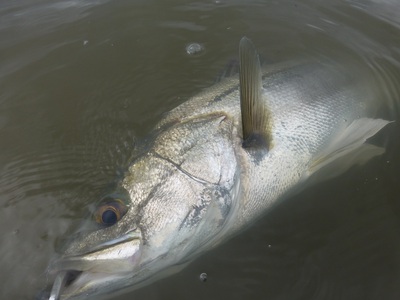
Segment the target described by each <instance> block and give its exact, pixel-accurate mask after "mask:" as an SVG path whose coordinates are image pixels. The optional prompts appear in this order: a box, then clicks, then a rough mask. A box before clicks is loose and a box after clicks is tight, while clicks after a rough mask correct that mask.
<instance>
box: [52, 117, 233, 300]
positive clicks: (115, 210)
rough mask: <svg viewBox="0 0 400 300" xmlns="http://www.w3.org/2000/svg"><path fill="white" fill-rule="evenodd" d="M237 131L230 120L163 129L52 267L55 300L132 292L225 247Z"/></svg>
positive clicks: (202, 120)
mask: <svg viewBox="0 0 400 300" xmlns="http://www.w3.org/2000/svg"><path fill="white" fill-rule="evenodd" d="M233 131H234V126H233V124H232V122H231V121H230V119H229V118H228V117H227V116H225V115H211V116H210V115H209V116H204V117H201V118H196V119H194V120H187V121H182V122H175V123H174V122H173V123H171V124H169V125H168V126H164V128H160V130H158V132H157V134H156V137H155V138H154V140H153V141H152V142H151V145H150V146H149V149H148V150H147V151H145V153H143V154H142V155H141V156H139V157H138V158H137V159H136V160H135V161H134V162H133V164H132V165H131V166H130V168H129V170H128V172H127V174H126V176H125V177H124V179H123V180H122V181H121V182H120V184H119V187H118V192H116V193H115V194H112V195H111V196H107V197H105V198H104V199H103V200H102V201H101V202H100V203H99V204H98V205H97V206H96V207H95V208H94V209H93V212H92V216H91V218H90V221H89V223H90V224H91V225H90V226H87V225H86V228H90V229H83V230H80V231H79V233H78V234H77V235H76V236H74V237H73V238H71V241H70V243H69V245H68V246H67V248H66V250H65V251H64V252H63V254H62V255H61V257H60V258H59V259H57V260H56V261H55V262H54V264H53V267H52V269H53V272H54V273H56V274H58V275H56V280H55V283H54V285H53V289H52V292H51V294H52V295H51V297H53V298H51V297H50V299H81V298H87V297H88V296H89V297H96V299H98V297H99V296H101V295H109V294H113V295H114V294H115V293H118V292H119V291H126V290H127V289H134V288H137V287H139V286H141V285H144V284H148V283H150V282H151V281H152V279H158V278H159V277H162V276H165V275H167V274H168V273H170V272H171V271H172V270H174V269H179V267H178V266H180V265H183V264H185V263H187V262H189V261H190V260H192V259H193V257H195V256H196V255H198V254H199V253H201V252H204V251H205V250H207V249H209V248H212V247H213V246H215V245H216V244H218V243H220V242H221V240H222V239H221V238H220V237H221V236H226V234H225V233H224V231H226V230H227V226H226V224H227V223H228V222H229V220H230V219H232V218H231V216H232V215H233V213H234V211H235V203H236V202H235V199H236V198H237V196H238V193H239V190H240V189H239V186H240V184H239V181H240V180H239V176H238V174H239V173H240V172H239V168H238V163H237V160H236V154H235V149H234V148H235V147H233V146H232V143H233V142H232V135H233V134H234V133H233ZM121 194H122V195H124V196H119V195H121ZM223 233H224V234H223ZM172 272H173V271H172Z"/></svg>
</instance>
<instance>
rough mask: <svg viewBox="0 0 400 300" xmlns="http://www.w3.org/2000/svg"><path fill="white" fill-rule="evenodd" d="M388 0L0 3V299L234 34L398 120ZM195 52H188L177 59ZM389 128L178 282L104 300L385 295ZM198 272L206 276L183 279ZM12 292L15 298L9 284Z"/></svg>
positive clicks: (390, 229) (391, 247)
mask: <svg viewBox="0 0 400 300" xmlns="http://www.w3.org/2000/svg"><path fill="white" fill-rule="evenodd" d="M396 5H397V4H396V1H385V2H384V4H382V5H379V6H378V5H377V2H376V1H372V0H371V1H361V0H360V1H347V2H343V3H336V4H329V5H328V2H326V4H321V3H320V2H318V1H302V2H293V1H247V2H246V3H243V2H242V1H206V2H186V1H178V0H175V1H168V3H166V2H165V1H118V2H115V1H113V2H107V1H102V0H100V1H99V0H98V1H58V2H57V1H56V2H54V1H45V0H43V1H36V3H35V2H32V1H12V2H4V3H2V4H0V33H1V37H2V39H1V41H0V57H1V58H2V63H1V65H0V139H1V142H2V147H1V155H0V174H1V176H0V189H1V193H0V205H1V210H0V216H1V218H0V224H1V228H2V229H1V234H2V237H3V242H2V243H1V246H0V254H1V259H0V261H1V265H2V270H3V274H8V276H5V277H4V278H3V280H2V281H1V284H0V287H1V291H2V295H3V297H4V298H5V299H6V298H7V299H32V297H33V296H34V295H35V294H36V293H37V291H38V290H40V289H41V288H42V287H43V286H44V285H45V282H46V278H45V275H44V274H45V269H46V266H47V263H48V258H49V257H50V256H51V255H53V254H54V251H55V250H54V249H55V247H56V245H58V241H59V239H60V238H61V237H62V236H63V234H64V233H65V232H66V230H67V229H68V228H69V227H70V226H71V224H72V223H74V222H75V221H76V220H78V219H79V218H80V217H82V216H83V215H84V213H85V209H86V207H87V205H89V204H90V203H92V202H93V201H97V200H98V198H99V197H100V196H101V195H103V194H104V193H106V192H107V190H108V188H110V186H112V184H113V183H114V181H115V180H116V179H118V178H119V176H120V175H121V172H123V170H124V169H125V168H126V166H127V165H128V164H129V162H130V161H131V159H132V157H133V156H134V154H135V152H136V151H137V145H139V141H140V139H142V138H143V137H144V136H145V134H146V132H148V130H149V129H150V128H151V127H152V125H154V123H155V122H156V121H157V120H158V119H159V118H160V117H161V115H162V113H164V112H165V111H168V110H169V109H171V108H173V107H175V106H176V105H178V104H179V103H181V102H183V101H184V100H185V99H187V98H188V97H189V96H191V95H194V94H196V93H197V92H199V91H200V90H201V89H202V88H204V87H207V86H209V85H210V84H212V83H213V82H214V80H215V78H216V77H217V76H218V74H220V72H221V70H223V68H224V66H225V65H226V64H227V63H228V62H229V61H230V60H231V59H232V58H233V59H234V58H236V56H237V44H238V41H239V39H240V37H242V36H243V35H247V36H249V37H250V38H252V39H253V40H254V42H255V43H256V44H257V48H258V49H259V50H260V52H261V53H262V54H263V58H264V59H265V60H266V61H268V62H274V61H282V60H287V59H293V58H299V57H300V58H304V57H329V58H333V59H344V60H349V61H353V62H357V63H358V64H361V65H363V66H364V67H366V68H367V69H368V70H369V72H371V73H372V74H373V76H374V80H376V82H378V83H379V85H380V87H381V95H382V98H381V99H378V101H380V102H381V103H382V104H383V108H382V111H380V112H379V115H380V116H382V117H384V118H386V119H391V120H398V119H399V116H400V113H399V89H398V86H399V80H400V53H399V51H400V50H399V49H400V39H399V38H398V36H399V34H400V32H399V30H400V29H399V19H398V17H397V15H396V14H394V13H392V12H393V11H396V7H395V6H396ZM190 44H199V45H201V46H202V47H204V49H202V53H201V55H188V54H187V52H186V51H187V48H186V47H187V46H188V45H190ZM399 127H400V125H399V124H398V123H397V122H395V123H393V124H391V125H390V126H388V128H386V129H385V130H384V131H383V132H382V134H381V135H380V136H379V137H377V143H380V144H385V145H386V147H387V153H386V154H385V155H384V156H382V157H379V158H377V159H374V160H373V161H371V162H370V163H368V164H367V165H366V166H365V167H363V168H354V169H352V170H350V171H349V172H348V173H346V174H345V175H343V176H341V177H340V178H337V179H335V180H332V181H329V182H326V183H322V184H320V185H318V186H316V187H313V188H311V189H308V190H306V191H304V192H303V193H302V194H301V195H298V196H296V197H295V199H291V200H289V201H286V202H284V203H282V204H281V205H280V206H279V207H277V208H276V209H275V210H274V211H272V212H270V214H268V216H267V217H265V218H264V219H263V220H260V221H259V222H257V223H256V224H255V225H254V226H253V227H252V228H250V229H249V230H247V231H245V232H244V233H243V234H241V235H239V236H237V237H236V238H234V239H233V240H231V241H229V242H228V243H226V244H225V245H223V246H221V247H219V248H218V249H216V250H214V251H211V252H210V253H207V254H205V255H204V256H203V257H201V258H199V259H198V260H196V261H195V262H194V263H192V264H191V265H190V266H188V268H186V269H185V270H184V271H182V272H181V273H179V274H176V275H174V276H171V277H169V278H167V279H165V280H162V281H160V282H156V283H154V284H153V285H152V286H150V287H145V288H143V289H140V290H138V291H136V292H134V293H133V294H131V295H125V296H120V297H119V298H117V299H128V298H129V299H130V298H131V297H133V296H134V297H137V298H139V297H143V298H146V299H168V298H173V299H188V298H191V299H204V298H206V297H207V298H209V299H220V298H221V297H222V296H224V297H229V298H230V299H243V298H245V297H246V298H252V299H267V298H268V299H398V298H399V297H400V288H399V287H400V276H399V274H400V256H399V253H400V235H399V232H400V231H399V230H400V225H399V221H400V201H399V200H398V194H399V181H400V179H399V175H398V170H399V167H400V157H399V155H398V153H399V150H400V144H399V143H400V142H399V141H398V138H397V137H398V132H399V129H400V128H399ZM202 272H206V273H207V274H208V280H207V282H206V283H203V282H201V281H200V280H199V279H198V276H199V275H200V274H201V273H202ZM22 282H23V284H24V289H21V283H22Z"/></svg>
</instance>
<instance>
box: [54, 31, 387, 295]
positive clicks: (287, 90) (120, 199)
mask: <svg viewBox="0 0 400 300" xmlns="http://www.w3.org/2000/svg"><path fill="white" fill-rule="evenodd" d="M240 50H241V56H240V69H241V71H240V76H231V77H228V78H225V79H224V80H222V81H221V82H219V83H217V84H216V85H214V86H212V87H210V88H208V89H205V90H203V91H202V92H201V93H200V94H198V95H196V96H194V97H193V98H191V99H189V100H188V101H187V102H185V103H183V104H181V105H180V106H178V107H177V108H175V109H173V110H172V111H170V112H169V113H167V114H166V115H165V116H164V118H163V119H162V120H161V121H160V122H159V123H158V124H157V125H156V126H155V128H154V130H153V131H152V132H151V133H150V135H149V136H150V138H149V142H148V146H147V147H146V149H145V150H144V151H143V153H142V154H141V155H140V156H139V157H138V158H136V159H135V161H134V162H133V164H132V165H131V166H130V167H129V170H128V171H127V173H126V175H125V177H124V179H123V180H122V181H121V182H120V183H119V184H118V187H117V188H116V189H115V193H113V194H110V195H107V196H105V197H104V199H102V200H101V201H100V203H99V204H98V206H97V208H96V210H95V211H94V212H93V217H92V218H91V220H90V221H89V223H91V226H89V227H88V228H86V229H85V228H83V229H81V230H80V232H79V233H78V234H77V235H76V236H74V237H73V238H72V239H71V242H70V244H69V245H68V246H67V248H66V251H65V252H64V253H63V254H62V255H61V256H60V257H59V258H58V259H57V260H56V261H55V262H54V263H53V264H52V266H51V267H50V269H51V270H52V272H53V273H56V274H58V275H56V283H55V284H54V286H53V289H52V291H51V295H50V299H81V298H82V299H83V298H87V296H91V297H96V299H98V297H99V296H104V297H108V296H110V295H114V294H115V293H118V292H119V291H126V290H129V289H134V288H137V287H139V286H140V285H143V284H147V283H149V282H151V281H152V280H154V279H155V278H157V277H160V276H163V275H161V274H164V276H165V274H167V273H168V272H169V270H172V269H174V267H177V266H180V265H184V264H185V263H187V262H190V261H191V260H192V259H193V258H194V257H196V256H198V255H199V254H201V253H203V252H205V251H207V250H209V249H211V248H213V247H215V246H217V245H219V244H220V243H222V242H223V241H225V240H226V239H228V238H229V237H231V236H232V235H234V234H236V233H237V232H239V231H241V230H243V229H244V228H246V227H247V226H248V225H249V224H251V223H252V222H254V220H256V219H257V218H259V217H261V216H262V215H263V214H265V212H266V211H267V210H268V209H269V208H271V207H272V206H273V205H275V204H276V203H277V202H278V201H280V200H282V199H284V198H286V197H288V196H289V195H291V194H293V193H295V192H296V191H298V190H299V189H300V188H302V187H303V186H304V185H305V184H307V183H309V182H310V181H315V178H320V177H321V176H322V177H329V176H333V175H335V174H336V173H339V172H342V171H343V170H345V169H346V168H348V167H350V166H351V165H354V164H356V163H362V162H364V161H366V160H367V159H369V158H370V157H372V156H374V155H378V154H381V153H382V152H383V149H381V148H379V147H376V146H372V145H369V144H366V143H365V140H366V139H368V138H369V137H371V136H373V135H374V134H375V133H376V132H378V131H379V130H380V129H381V128H382V127H384V126H385V125H386V124H387V123H388V122H387V121H385V120H381V119H372V118H371V117H372V116H373V114H374V112H375V110H376V107H377V105H376V103H377V100H378V99H377V98H378V97H379V94H378V93H377V89H376V88H375V87H374V86H373V85H371V84H365V81H364V80H361V78H365V77H363V76H357V74H356V75H354V74H352V73H351V72H349V71H348V70H346V68H344V67H341V66H339V65H335V64H331V63H328V62H313V63H308V62H299V63H284V64H279V65H275V66H266V68H265V69H264V70H262V69H261V67H260V64H259V61H258V55H257V54H256V52H255V50H254V48H253V46H252V44H251V42H250V41H249V40H247V39H245V38H244V39H243V40H242V42H241V46H240ZM332 166H333V167H332ZM327 170H328V171H327ZM315 174H318V176H316V175H315ZM313 178H314V179H313Z"/></svg>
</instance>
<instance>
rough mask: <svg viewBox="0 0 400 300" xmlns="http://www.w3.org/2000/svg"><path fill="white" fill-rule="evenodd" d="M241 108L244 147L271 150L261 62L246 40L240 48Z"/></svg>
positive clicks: (244, 38) (243, 40) (268, 117)
mask: <svg viewBox="0 0 400 300" xmlns="http://www.w3.org/2000/svg"><path fill="white" fill-rule="evenodd" d="M239 59H240V62H239V63H240V69H239V71H240V72H239V74H240V76H239V77H240V109H241V113H242V129H243V147H244V148H264V149H267V150H268V149H269V148H270V147H271V136H270V133H269V129H270V116H269V115H270V114H269V111H268V109H267V107H266V105H265V103H264V102H263V99H262V93H261V91H262V77H261V66H260V59H259V57H258V54H257V51H256V49H255V47H254V45H253V43H252V42H251V41H250V40H249V39H248V38H247V37H243V38H242V39H241V40H240V45H239Z"/></svg>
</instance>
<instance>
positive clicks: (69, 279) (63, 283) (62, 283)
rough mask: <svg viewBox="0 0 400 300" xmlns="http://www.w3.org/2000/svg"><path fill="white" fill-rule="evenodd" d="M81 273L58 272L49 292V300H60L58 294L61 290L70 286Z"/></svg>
mask: <svg viewBox="0 0 400 300" xmlns="http://www.w3.org/2000/svg"><path fill="white" fill-rule="evenodd" d="M81 274H82V271H76V270H70V271H62V272H60V273H59V274H58V275H57V277H56V279H55V281H54V284H53V287H52V289H51V292H50V296H49V300H58V299H60V293H61V290H62V289H63V288H66V287H68V286H70V285H71V283H73V282H74V281H75V280H76V279H77V278H78V277H79V276H80V275H81Z"/></svg>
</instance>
